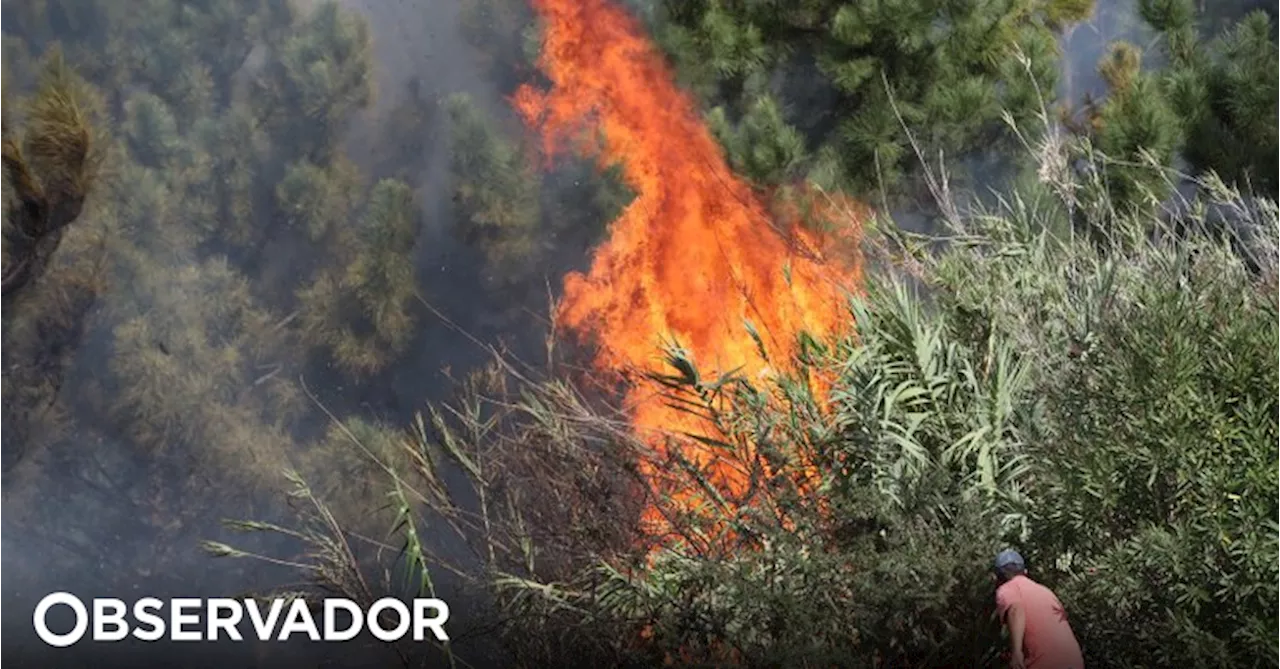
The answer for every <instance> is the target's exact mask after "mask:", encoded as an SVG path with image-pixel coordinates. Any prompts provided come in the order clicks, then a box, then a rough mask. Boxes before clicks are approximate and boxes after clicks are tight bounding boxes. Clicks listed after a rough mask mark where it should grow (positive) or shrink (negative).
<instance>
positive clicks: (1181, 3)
mask: <svg viewBox="0 0 1280 669" xmlns="http://www.w3.org/2000/svg"><path fill="white" fill-rule="evenodd" d="M1141 9H1142V15H1143V17H1144V18H1145V19H1146V20H1147V22H1149V23H1150V24H1151V25H1152V26H1153V27H1155V28H1156V29H1157V30H1159V31H1161V33H1162V34H1163V38H1164V40H1163V45H1164V49H1165V51H1166V54H1167V55H1168V56H1169V58H1170V60H1171V66H1170V68H1169V69H1168V70H1167V71H1165V72H1162V73H1160V74H1159V75H1154V76H1156V77H1158V79H1159V80H1160V81H1161V90H1160V91H1159V92H1161V93H1163V95H1164V96H1165V98H1166V101H1165V102H1163V103H1159V102H1154V101H1153V102H1151V103H1149V104H1153V105H1158V104H1163V105H1166V106H1168V107H1170V108H1171V109H1172V110H1174V111H1176V113H1177V114H1178V115H1179V117H1180V120H1181V123H1182V125H1183V126H1184V127H1185V129H1186V141H1185V146H1184V147H1183V153H1184V154H1185V156H1186V158H1187V160H1188V161H1189V162H1190V163H1191V164H1192V166H1194V167H1195V168H1196V169H1197V170H1200V171H1208V170H1213V171H1214V172H1217V173H1218V175H1219V176H1221V177H1222V178H1223V179H1224V180H1225V181H1226V182H1227V183H1228V184H1235V185H1237V186H1238V187H1240V188H1242V189H1248V190H1253V191H1255V192H1258V193H1263V194H1266V195H1268V196H1270V197H1272V198H1274V197H1276V194H1277V192H1278V191H1277V182H1276V154H1277V152H1278V151H1280V138H1278V136H1277V133H1278V132H1280V131H1277V128H1276V124H1275V123H1273V122H1272V119H1273V117H1274V116H1275V114H1276V108H1277V104H1278V103H1277V101H1278V100H1280V83H1278V82H1280V65H1277V61H1278V59H1280V56H1278V55H1277V54H1278V53H1280V52H1277V46H1276V30H1275V25H1274V23H1273V22H1272V20H1271V18H1270V17H1269V16H1268V15H1267V14H1266V13H1265V12H1263V11H1261V10H1256V11H1253V12H1251V13H1249V14H1247V15H1245V16H1243V17H1242V18H1241V19H1240V20H1239V21H1237V22H1234V23H1232V24H1230V25H1229V26H1227V27H1225V28H1224V29H1223V31H1222V34H1221V35H1219V36H1217V37H1216V38H1214V39H1212V40H1206V39H1202V38H1201V37H1200V35H1199V34H1198V30H1197V25H1196V21H1197V20H1198V19H1200V18H1202V17H1200V16H1198V15H1197V13H1196V8H1195V7H1194V6H1193V3H1192V2H1191V1H1190V0H1145V1H1144V2H1143V3H1142V5H1141ZM1156 92H1157V91H1154V90H1148V91H1146V93H1147V95H1149V96H1150V95H1154V94H1155V93H1156ZM1137 113H1139V114H1141V112H1137Z"/></svg>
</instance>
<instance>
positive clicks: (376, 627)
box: [368, 597, 409, 642]
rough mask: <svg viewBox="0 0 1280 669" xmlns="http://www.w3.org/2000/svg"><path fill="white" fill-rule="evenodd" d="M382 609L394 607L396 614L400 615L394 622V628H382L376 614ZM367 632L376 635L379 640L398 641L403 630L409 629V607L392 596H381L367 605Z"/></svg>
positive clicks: (402, 634)
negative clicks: (371, 604) (396, 622)
mask: <svg viewBox="0 0 1280 669" xmlns="http://www.w3.org/2000/svg"><path fill="white" fill-rule="evenodd" d="M383 609H395V611H396V615H397V616H399V617H400V622H399V623H398V624H396V626H395V628H394V629H390V630H387V629H383V627H382V624H381V623H380V622H379V620H378V615H379V614H381V613H382V610H383ZM368 617H369V622H368V625H369V632H371V633H372V634H373V636H375V637H377V639H378V640H379V641H387V642H391V641H399V640H400V637H403V636H404V634H405V632H408V631H409V607H407V606H405V605H404V602H402V601H400V600H398V599H396V598H394V597H383V598H382V599H379V600H378V601H376V602H374V603H373V606H371V607H369V615H368Z"/></svg>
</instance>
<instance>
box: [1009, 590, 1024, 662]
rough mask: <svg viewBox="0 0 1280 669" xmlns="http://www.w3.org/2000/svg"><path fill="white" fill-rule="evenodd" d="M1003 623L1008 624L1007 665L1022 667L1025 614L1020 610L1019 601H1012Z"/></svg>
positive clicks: (1020, 604)
mask: <svg viewBox="0 0 1280 669" xmlns="http://www.w3.org/2000/svg"><path fill="white" fill-rule="evenodd" d="M1004 623H1005V625H1008V626H1009V667H1010V669H1022V667H1023V661H1024V658H1023V656H1022V636H1023V634H1024V633H1025V632H1026V631H1027V614H1026V612H1025V611H1023V610H1022V603H1021V602H1013V603H1011V604H1010V605H1009V610H1008V611H1006V612H1005V618H1004Z"/></svg>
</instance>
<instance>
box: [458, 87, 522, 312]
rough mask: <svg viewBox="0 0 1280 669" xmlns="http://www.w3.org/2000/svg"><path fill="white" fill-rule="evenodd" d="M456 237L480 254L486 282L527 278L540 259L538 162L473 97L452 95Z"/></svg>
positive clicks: (497, 283)
mask: <svg viewBox="0 0 1280 669" xmlns="http://www.w3.org/2000/svg"><path fill="white" fill-rule="evenodd" d="M445 108H446V110H447V112H448V114H449V120H450V151H449V155H450V162H449V166H450V174H451V175H452V178H453V204H454V208H455V219H454V233H455V234H456V235H457V236H458V237H459V238H460V239H462V240H463V241H464V242H466V243H467V244H470V245H472V246H474V247H476V248H478V249H479V250H480V252H481V253H483V254H484V257H485V259H486V266H487V268H486V272H485V274H486V278H487V279H488V280H489V281H490V282H492V284H493V285H496V286H502V285H504V284H506V283H510V282H517V281H520V280H521V279H522V278H524V277H527V272H528V271H529V270H530V269H531V268H532V267H534V266H535V265H536V264H537V262H538V260H539V258H540V255H541V252H542V248H541V243H540V242H541V241H542V240H540V239H539V223H540V220H541V208H540V202H539V190H540V184H541V180H540V177H539V175H538V173H537V172H536V171H535V169H534V165H533V161H532V160H531V159H530V157H529V156H528V155H527V154H526V153H525V152H524V151H522V150H521V149H520V148H519V146H518V145H516V144H514V143H512V142H511V141H509V140H507V139H506V138H505V137H503V136H502V134H501V132H500V130H499V129H498V127H497V126H496V124H494V122H493V121H492V119H490V118H488V117H487V116H486V115H485V114H484V112H483V111H481V110H480V109H479V108H478V107H476V105H475V103H473V102H472V101H471V100H470V98H468V97H466V96H462V95H455V96H452V97H450V98H449V99H448V100H447V101H446V103H445Z"/></svg>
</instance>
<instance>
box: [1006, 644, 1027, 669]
mask: <svg viewBox="0 0 1280 669" xmlns="http://www.w3.org/2000/svg"><path fill="white" fill-rule="evenodd" d="M1009 669H1027V662H1026V659H1025V658H1023V657H1022V649H1021V648H1019V649H1018V650H1015V651H1013V652H1011V653H1009Z"/></svg>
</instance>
